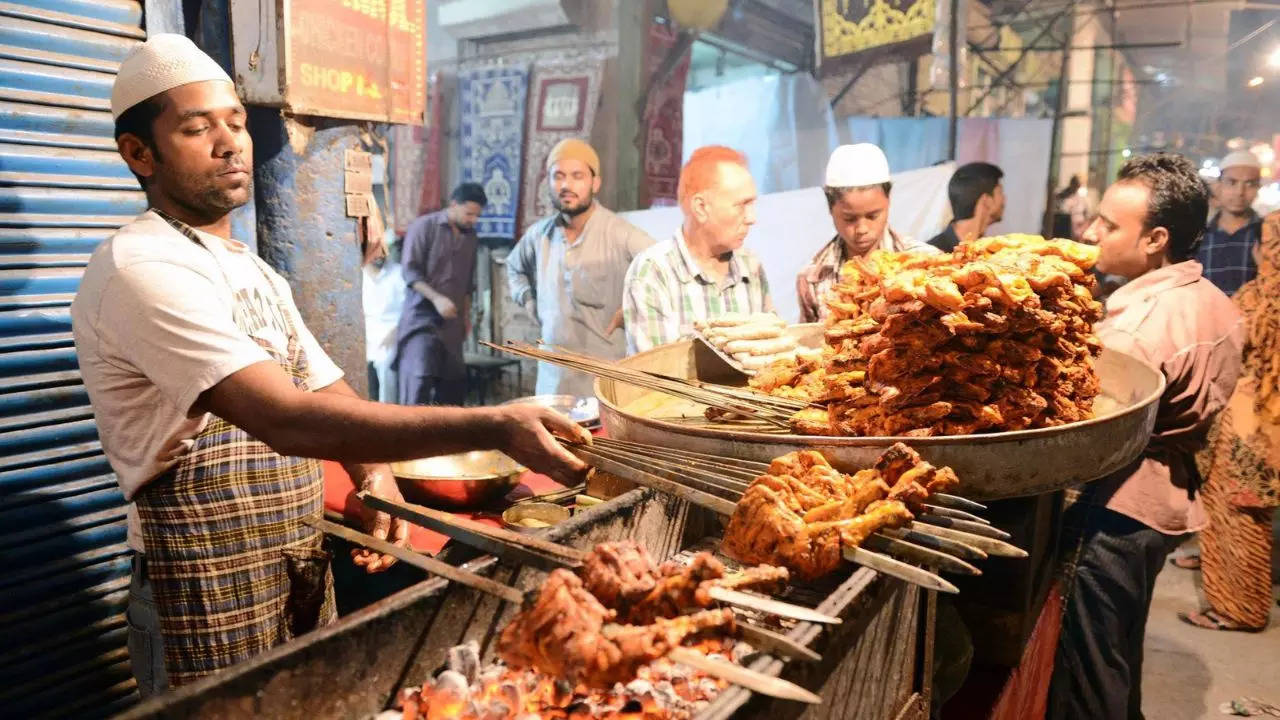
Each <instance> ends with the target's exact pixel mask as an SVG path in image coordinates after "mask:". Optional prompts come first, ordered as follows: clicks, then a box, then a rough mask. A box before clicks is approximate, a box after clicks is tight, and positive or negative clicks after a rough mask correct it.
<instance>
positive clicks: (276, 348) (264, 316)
mask: <svg viewBox="0 0 1280 720" xmlns="http://www.w3.org/2000/svg"><path fill="white" fill-rule="evenodd" d="M235 308H236V310H235V321H236V327H238V328H240V330H241V331H243V332H244V333H245V334H246V335H248V336H249V337H251V338H253V339H254V341H255V342H257V343H258V344H259V345H262V346H263V348H264V349H265V350H267V351H268V352H269V353H271V355H272V356H273V357H276V358H277V359H279V358H280V357H283V356H285V355H287V354H288V352H289V335H290V331H289V327H290V326H289V319H288V317H286V315H285V310H284V307H283V306H282V303H281V302H280V301H279V299H277V298H276V296H275V294H274V293H267V292H264V291H263V289H262V288H261V287H258V286H256V285H255V286H250V287H241V288H237V289H236V290H235Z"/></svg>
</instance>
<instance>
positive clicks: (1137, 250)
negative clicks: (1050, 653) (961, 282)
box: [1047, 153, 1244, 720]
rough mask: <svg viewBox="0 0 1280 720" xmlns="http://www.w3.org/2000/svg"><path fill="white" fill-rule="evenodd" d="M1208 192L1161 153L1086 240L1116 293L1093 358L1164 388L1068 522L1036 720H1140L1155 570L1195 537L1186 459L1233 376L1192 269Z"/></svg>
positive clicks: (1188, 167)
mask: <svg viewBox="0 0 1280 720" xmlns="http://www.w3.org/2000/svg"><path fill="white" fill-rule="evenodd" d="M1208 207H1209V191H1208V188H1207V187H1206V186H1205V184H1204V182H1203V181H1202V180H1201V179H1200V177H1199V175H1198V174H1197V172H1196V167H1195V166H1194V165H1193V164H1191V163H1190V162H1189V161H1188V160H1187V159H1186V158H1184V157H1182V156H1180V155H1172V154H1165V153H1159V154H1155V155H1148V156H1145V157H1138V158H1134V159H1132V160H1130V161H1129V162H1127V163H1125V165H1124V167H1122V168H1121V169H1120V173H1119V176H1118V177H1117V179H1116V183H1115V184H1114V185H1112V186H1111V187H1110V188H1108V189H1107V192H1106V195H1104V196H1103V198H1102V203H1101V205H1100V207H1099V212H1098V217H1097V218H1096V219H1095V220H1094V221H1093V223H1092V224H1091V225H1090V226H1089V228H1088V229H1087V230H1086V231H1085V233H1084V239H1085V241H1086V242H1091V243H1096V244H1097V245H1098V246H1099V249H1100V255H1099V258H1098V270H1099V271H1100V272H1104V273H1110V274H1113V275H1119V276H1121V277H1123V278H1125V279H1126V280H1128V283H1127V284H1125V285H1124V286H1122V287H1121V288H1120V289H1118V290H1116V291H1115V292H1114V293H1113V294H1112V295H1111V297H1110V298H1108V300H1107V317H1106V319H1105V320H1104V321H1103V322H1102V324H1101V325H1100V326H1099V328H1098V335H1099V337H1100V338H1101V340H1102V343H1103V345H1104V346H1106V347H1108V348H1110V349H1113V350H1119V351H1121V352H1124V353H1127V354H1129V355H1132V356H1134V357H1137V358H1138V359H1140V360H1143V361H1145V362H1147V363H1149V364H1150V365H1152V366H1153V367H1155V368H1157V369H1159V370H1160V372H1162V373H1163V374H1164V376H1165V380H1166V381H1167V383H1168V385H1167V387H1166V388H1165V392H1164V395H1163V396H1162V397H1161V398H1160V407H1159V410H1158V411H1157V416H1156V424H1155V428H1154V430H1153V431H1152V436H1151V442H1150V443H1149V444H1148V445H1147V448H1146V450H1145V451H1144V452H1143V454H1142V456H1141V457H1139V458H1138V459H1136V460H1135V461H1134V462H1133V463H1132V464H1131V465H1130V466H1129V467H1127V468H1125V469H1123V470H1121V471H1119V472H1117V473H1115V474H1113V475H1111V476H1109V477H1106V478H1103V479H1102V480H1098V481H1097V482H1094V483H1092V484H1090V485H1088V486H1087V487H1086V489H1085V490H1084V493H1083V495H1082V496H1081V498H1080V500H1079V501H1078V502H1077V503H1076V504H1075V505H1074V506H1072V508H1071V509H1070V510H1069V511H1068V514H1067V527H1069V528H1078V529H1081V530H1082V531H1083V535H1082V537H1081V544H1080V549H1079V559H1078V565H1077V568H1076V571H1075V574H1074V576H1073V577H1072V578H1071V582H1070V585H1069V586H1068V592H1069V595H1068V597H1067V600H1066V606H1065V609H1064V611H1063V619H1062V635H1061V638H1060V640H1059V644H1058V655H1057V660H1056V663H1055V668H1054V676H1053V682H1052V684H1051V686H1050V692H1049V712H1048V715H1047V717H1049V718H1053V719H1054V720H1057V719H1058V718H1097V719H1106V718H1116V719H1130V718H1141V717H1142V687H1141V686H1142V644H1143V636H1144V635H1145V632H1146V625H1147V611H1148V610H1149V609H1150V607H1151V593H1152V589H1153V588H1154V587H1155V581H1156V575H1157V574H1158V573H1159V572H1160V568H1161V567H1162V566H1163V565H1164V561H1165V557H1166V556H1167V555H1168V554H1169V552H1171V551H1172V550H1173V549H1174V548H1176V547H1177V546H1178V544H1179V543H1181V542H1182V541H1183V540H1184V539H1185V538H1186V537H1187V535H1188V533H1192V532H1195V531H1197V530H1199V529H1201V528H1202V527H1203V526H1204V524H1205V514H1204V510H1203V508H1202V507H1201V504H1200V498H1199V496H1198V493H1197V490H1198V487H1199V484H1200V476H1199V474H1198V472H1197V471H1196V465H1195V460H1194V453H1195V451H1196V450H1197V449H1199V448H1200V447H1201V446H1202V445H1203V444H1204V441H1205V434H1206V432H1207V431H1208V428H1209V424H1210V421H1211V420H1212V419H1213V416H1214V415H1216V414H1217V413H1218V411H1219V410H1221V409H1222V408H1223V406H1224V404H1225V403H1226V400H1227V398H1228V397H1230V396H1231V392H1232V390H1233V389H1234V387H1235V384H1236V379H1237V378H1238V377H1239V375H1240V358H1241V350H1242V347H1243V343H1244V327H1243V323H1242V320H1241V316H1240V313H1239V312H1238V311H1237V310H1236V307H1235V305H1234V304H1233V303H1232V302H1231V300H1230V299H1228V298H1227V296H1226V295H1224V294H1223V293H1222V291H1220V290H1218V289H1217V287H1215V286H1214V285H1213V283H1211V282H1209V281H1208V280H1206V279H1205V278H1204V276H1203V275H1202V268H1201V266H1200V263H1198V262H1196V261H1195V260H1194V259H1193V258H1194V257H1195V253H1196V246H1197V245H1198V243H1199V241H1200V237H1201V235H1202V233H1203V231H1204V225H1205V218H1206V215H1207V214H1208Z"/></svg>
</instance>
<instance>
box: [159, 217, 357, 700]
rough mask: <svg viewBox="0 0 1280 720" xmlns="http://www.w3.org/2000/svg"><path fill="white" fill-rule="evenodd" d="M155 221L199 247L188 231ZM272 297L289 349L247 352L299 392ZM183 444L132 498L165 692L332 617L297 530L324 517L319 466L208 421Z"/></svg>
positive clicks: (252, 324)
mask: <svg viewBox="0 0 1280 720" xmlns="http://www.w3.org/2000/svg"><path fill="white" fill-rule="evenodd" d="M161 217H164V218H165V220H167V221H168V222H169V223H170V224H171V225H172V226H173V227H174V228H175V229H177V230H178V231H179V232H181V233H183V234H184V235H186V236H187V237H188V238H190V239H192V241H194V242H196V243H197V244H199V240H198V239H197V236H196V235H195V232H194V231H193V230H191V228H189V227H187V226H186V225H184V224H183V223H181V222H179V221H177V220H174V219H172V218H168V217H165V216H164V215H161ZM224 275H225V273H224ZM263 277H267V276H266V273H265V272H264V273H263ZM228 284H229V285H230V283H228ZM267 286H268V287H271V283H270V280H269V279H268V282H267ZM271 300H272V301H273V302H274V303H275V304H276V308H275V309H276V312H277V313H278V316H279V317H280V318H283V319H284V323H285V325H286V327H287V330H288V333H287V336H288V343H287V345H288V347H287V349H286V351H285V352H283V353H281V352H280V350H279V349H277V348H275V347H272V346H271V345H270V344H269V343H267V342H264V341H262V340H258V343H259V344H260V345H261V346H262V347H263V349H264V350H266V351H267V353H268V354H269V355H270V356H271V357H272V359H273V360H275V361H276V362H277V363H279V365H280V367H281V368H283V369H284V371H285V372H286V373H288V374H289V376H290V377H291V378H292V379H293V382H294V385H295V386H296V387H298V389H300V390H303V391H307V390H309V388H308V386H307V377H308V371H307V370H308V368H307V365H308V363H307V358H306V355H305V354H304V353H303V351H302V346H301V343H299V341H298V335H297V332H296V327H295V326H294V325H293V322H292V320H291V319H290V318H291V315H292V314H291V313H290V312H289V311H288V307H287V306H286V305H285V304H284V303H283V301H281V299H280V298H279V297H278V296H273V297H272V298H271ZM234 317H235V323H236V326H237V327H238V328H239V329H240V330H241V331H243V332H244V333H246V334H247V335H249V336H250V337H253V338H255V339H256V338H257V336H258V335H259V332H258V331H260V330H262V329H263V328H264V327H266V326H267V320H266V319H265V318H264V317H262V313H261V312H260V311H259V310H258V309H257V308H256V307H254V306H253V305H252V304H250V303H247V302H245V301H243V300H242V299H240V298H237V299H236V301H235V307H234ZM194 442H195V444H194V447H192V448H191V451H190V452H189V453H188V454H187V455H186V456H185V457H183V459H182V460H181V461H180V462H179V464H178V465H177V466H176V467H175V468H173V469H172V470H170V471H168V472H166V473H165V474H163V475H161V476H160V477H158V478H156V479H155V480H154V481H152V482H151V483H149V484H148V485H147V486H146V487H145V488H143V490H142V491H141V492H139V493H138V495H137V496H136V498H135V499H134V502H135V504H136V505H137V509H138V515H139V518H140V519H141V523H142V535H143V540H144V542H145V544H146V558H147V573H148V576H149V578H150V580H151V583H152V587H153V588H154V591H155V596H156V601H157V602H156V605H157V608H158V610H159V614H160V629H161V633H162V635H163V637H164V655H165V658H164V659H165V669H166V671H167V673H168V678H169V684H170V685H171V686H175V687H176V686H179V685H183V684H186V683H189V682H192V681H194V680H196V679H198V678H200V677H202V676H204V675H208V674H210V673H213V672H215V671H217V670H219V669H221V668H224V667H228V666H230V665H233V664H235V663H239V662H241V661H244V660H248V659H250V658H252V657H254V656H256V655H259V654H261V653H263V652H265V651H266V650H268V649H270V648H271V647H273V646H275V645H277V644H279V643H282V642H284V641H286V640H289V639H290V638H292V637H294V636H296V635H299V634H301V633H305V632H307V631H309V630H311V629H313V628H315V627H317V626H320V625H326V624H328V623H330V622H332V621H333V620H334V618H335V617H336V612H335V605H334V602H333V576H332V573H331V572H330V568H329V560H330V555H329V553H328V552H326V551H325V550H324V549H323V548H322V547H321V541H322V540H323V534H322V533H320V532H318V531H317V530H315V529H313V528H311V527H309V526H307V525H304V524H303V523H302V521H303V519H305V518H320V517H322V516H323V513H324V502H323V501H324V484H323V482H322V477H321V465H320V462H319V461H317V460H312V459H306V458H296V457H283V456H281V455H278V454H276V453H275V452H274V451H273V450H272V449H271V448H270V447H268V446H267V445H266V444H264V443H262V442H259V441H257V440H255V439H254V438H252V437H250V436H249V434H248V433H246V432H245V431H243V430H241V429H240V428H238V427H236V426H234V425H232V424H230V423H228V422H227V421H225V420H223V419H222V418H219V417H217V416H211V417H210V421H209V424H208V425H207V426H206V427H205V429H204V430H203V431H201V432H200V433H199V434H198V435H197V436H196V437H195V441H194Z"/></svg>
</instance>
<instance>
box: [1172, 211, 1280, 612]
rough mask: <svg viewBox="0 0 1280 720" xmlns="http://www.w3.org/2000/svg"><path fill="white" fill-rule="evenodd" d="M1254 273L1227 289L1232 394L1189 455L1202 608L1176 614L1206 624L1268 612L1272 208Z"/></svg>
mask: <svg viewBox="0 0 1280 720" xmlns="http://www.w3.org/2000/svg"><path fill="white" fill-rule="evenodd" d="M1254 254H1255V257H1256V259H1257V262H1258V276H1257V277H1256V278H1254V279H1253V280H1251V281H1249V282H1248V283H1246V284H1245V285H1244V286H1242V287H1241V288H1240V290H1239V291H1238V292H1237V293H1236V294H1235V301H1236V304H1237V305H1238V306H1239V307H1240V310H1241V311H1242V312H1243V313H1244V314H1245V317H1246V318H1247V320H1246V322H1247V323H1248V330H1249V337H1248V339H1247V342H1246V345H1245V351H1244V371H1243V373H1242V374H1241V376H1240V382H1239V384H1238V385H1237V386H1236V391H1235V394H1234V395H1232V397H1231V401H1230V402H1229V403H1228V404H1227V407H1226V409H1225V410H1223V411H1222V414H1221V415H1219V416H1218V419H1217V421H1216V422H1215V423H1214V426H1213V429H1212V430H1211V431H1210V433H1209V444H1208V446H1207V447H1206V448H1205V449H1204V450H1203V451H1201V453H1200V454H1199V456H1198V457H1197V458H1196V463H1197V465H1199V468H1200V474H1201V476H1202V477H1203V478H1204V486H1203V487H1202V492H1203V493H1204V506H1205V510H1206V512H1208V514H1209V526H1208V527H1207V528H1205V530H1204V532H1202V533H1201V535H1200V567H1201V570H1202V572H1203V574H1204V591H1205V597H1206V598H1207V599H1208V601H1209V605H1208V607H1206V608H1205V609H1203V610H1201V611H1200V612H1183V613H1178V617H1180V618H1181V619H1182V620H1183V621H1184V622H1188V623H1190V624H1192V625H1195V626H1197V627H1202V628H1208V629H1211V630H1244V631H1249V632H1256V631H1259V630H1262V629H1263V628H1265V627H1266V625H1267V620H1268V618H1269V615H1270V612H1271V603H1272V597H1271V544H1272V535H1271V521H1272V517H1273V515H1274V514H1275V509H1276V507H1277V506H1278V505H1280V212H1275V213H1272V214H1271V215H1269V216H1267V218H1266V219H1265V220H1263V223H1262V241H1261V242H1260V243H1259V245H1258V247H1257V248H1256V249H1255V251H1254Z"/></svg>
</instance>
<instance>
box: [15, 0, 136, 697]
mask: <svg viewBox="0 0 1280 720" xmlns="http://www.w3.org/2000/svg"><path fill="white" fill-rule="evenodd" d="M141 24H142V6H141V4H140V3H139V2H135V1H133V0H3V1H0V558H3V564H4V571H3V573H0V637H3V638H4V639H5V642H4V643H3V645H0V677H2V678H4V679H5V682H3V683H0V708H3V710H0V715H4V716H6V717H38V716H51V717H71V716H73V715H74V716H76V717H81V716H84V717H89V716H97V715H107V714H110V713H112V712H114V711H116V710H119V709H121V708H122V707H124V706H126V705H128V704H130V703H132V702H134V701H135V700H136V698H137V694H136V687H135V684H134V681H133V677H132V675H131V674H130V671H129V662H128V651H127V649H126V644H125V643H126V637H127V628H126V626H125V621H124V609H125V601H126V598H127V595H128V587H129V565H128V563H129V557H128V549H127V548H126V546H125V503H124V499H123V497H122V496H121V495H120V491H119V489H118V488H117V486H116V480H115V476H114V475H113V474H112V472H111V468H110V466H109V465H108V464H107V460H106V458H105V457H104V456H103V454H102V447H101V445H100V444H99V442H98V434H97V428H96V426H95V424H94V421H93V414H92V411H91V409H90V407H89V398H88V395H87V394H86V393H85V389H84V385H83V384H82V382H81V379H80V373H79V370H78V369H77V362H76V355H75V347H74V345H73V343H72V339H71V317H70V314H69V306H70V304H71V299H72V297H74V295H75V292H76V288H77V287H78V286H79V282H80V276H81V273H82V272H83V270H84V266H85V263H86V262H87V261H88V258H89V254H90V253H91V252H92V251H93V249H94V248H95V247H96V246H97V244H98V243H99V242H101V241H102V240H104V239H105V238H107V237H108V236H109V235H110V234H111V233H112V232H113V231H114V230H115V229H116V228H117V227H119V226H121V225H123V224H124V223H126V222H128V221H129V220H130V219H131V218H132V217H133V216H134V215H136V214H137V213H139V212H140V211H141V210H142V209H143V208H144V207H145V205H146V201H145V198H144V196H143V194H142V192H141V191H139V189H138V184H137V181H136V180H135V179H134V177H133V176H132V175H131V174H130V173H129V170H128V168H127V166H125V164H124V162H123V161H122V160H121V159H120V157H119V156H118V155H117V154H116V151H115V142H114V140H113V138H112V134H113V124H112V120H111V114H110V111H109V109H110V102H109V101H110V95H111V83H112V81H113V80H114V78H115V72H116V70H117V68H118V67H119V63H120V61H121V60H122V59H123V58H124V56H125V54H126V53H127V52H128V51H129V49H130V47H132V46H133V45H134V44H135V43H137V42H138V41H139V40H141V39H143V38H144V37H145V35H144V33H143V31H142V29H141Z"/></svg>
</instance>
